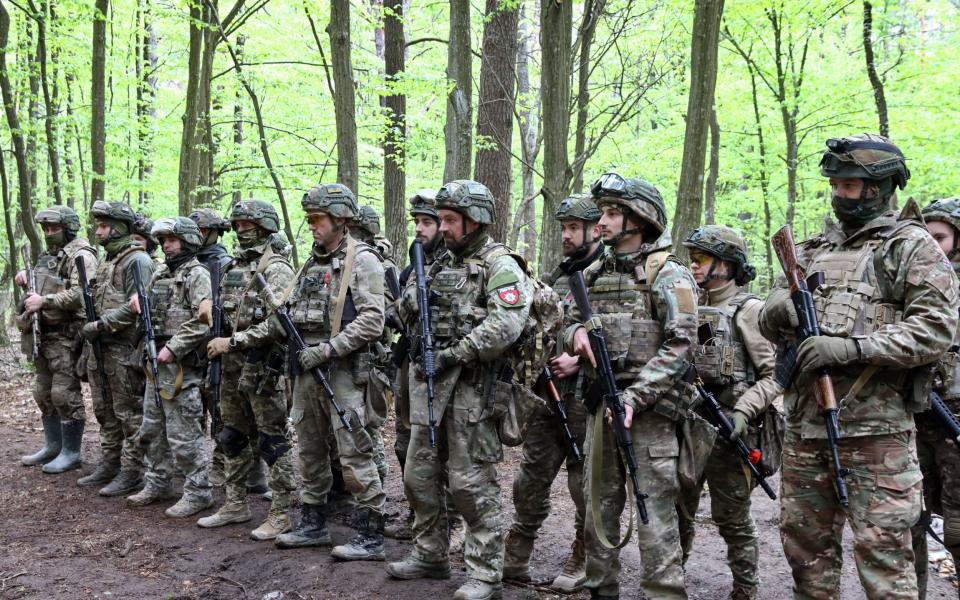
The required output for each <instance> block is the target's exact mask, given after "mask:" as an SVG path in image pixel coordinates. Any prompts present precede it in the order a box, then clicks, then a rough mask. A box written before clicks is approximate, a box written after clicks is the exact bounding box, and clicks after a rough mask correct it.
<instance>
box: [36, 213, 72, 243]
mask: <svg viewBox="0 0 960 600" xmlns="http://www.w3.org/2000/svg"><path fill="white" fill-rule="evenodd" d="M33 220H34V221H35V222H37V223H39V224H40V225H62V226H63V230H64V231H65V232H67V235H68V237H70V238H71V239H72V237H73V236H76V235H77V232H79V231H80V217H79V216H78V215H77V212H76V211H75V210H73V209H72V208H70V207H69V206H60V205H56V206H51V207H49V208H44V209H43V210H41V211H39V212H37V216H36V217H34V218H33Z"/></svg>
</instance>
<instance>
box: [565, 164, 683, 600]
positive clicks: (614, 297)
mask: <svg viewBox="0 0 960 600" xmlns="http://www.w3.org/2000/svg"><path fill="white" fill-rule="evenodd" d="M590 191H591V193H592V195H593V198H594V201H595V202H596V203H597V207H598V208H599V209H600V211H601V212H602V216H601V217H600V224H599V225H600V236H601V237H602V239H603V243H604V244H605V245H606V246H607V250H606V252H604V254H603V257H602V258H601V259H600V260H599V261H597V262H595V263H593V264H592V265H591V266H589V267H587V268H586V269H585V270H584V273H583V275H584V280H585V281H586V283H587V287H588V295H589V299H590V302H591V306H592V308H593V311H594V316H595V317H596V318H599V319H600V322H601V323H602V324H603V329H604V331H605V332H606V336H607V344H608V346H609V351H610V354H611V356H610V358H611V360H612V362H613V365H614V371H615V376H616V379H617V382H618V384H619V385H618V387H620V390H621V392H622V396H623V403H624V405H625V408H626V418H625V423H624V424H625V425H626V426H627V428H628V429H629V430H630V432H631V433H632V435H633V448H634V452H635V454H636V460H637V472H638V478H639V480H640V481H641V482H643V483H642V485H643V486H644V487H643V491H644V492H645V493H646V494H648V496H649V497H648V498H647V501H646V503H647V510H648V511H649V517H650V523H649V524H648V525H640V526H639V527H638V528H637V532H636V534H637V541H638V543H639V547H640V556H641V561H642V571H641V578H640V585H641V588H642V589H643V592H644V593H645V594H646V595H647V596H649V597H651V598H686V597H687V596H686V592H685V590H684V580H683V568H682V561H681V549H680V534H679V529H678V523H677V509H676V504H675V502H676V498H677V493H678V490H679V479H678V474H677V466H678V458H679V455H680V447H679V442H678V440H677V421H679V420H680V419H681V418H683V415H684V413H685V408H686V407H685V401H686V391H685V389H684V388H683V387H682V385H683V384H682V378H683V376H684V375H685V374H686V372H687V369H688V368H689V366H690V364H691V361H692V359H693V348H694V344H695V343H696V338H695V336H696V327H697V323H696V321H697V319H696V315H697V298H696V283H695V282H694V280H693V276H692V275H691V274H690V271H688V270H687V268H686V267H684V266H683V265H682V264H681V263H680V262H679V261H678V260H677V259H676V258H675V257H674V256H673V255H672V254H670V245H671V244H670V236H669V233H668V232H667V215H666V209H665V208H664V205H663V200H662V198H661V196H660V192H659V191H658V190H657V188H656V187H654V186H653V185H651V184H649V183H647V182H646V181H643V180H641V179H624V178H623V177H621V176H620V175H617V174H616V173H607V174H605V175H603V176H602V177H600V179H598V180H597V181H596V182H595V183H594V184H593V186H592V187H591V190H590ZM568 314H569V319H568V320H569V321H572V325H570V326H569V327H568V328H567V334H566V335H567V340H566V343H567V347H568V348H573V350H574V354H577V355H579V356H581V357H586V358H588V359H589V360H590V363H591V364H593V365H595V364H596V361H595V360H594V357H593V351H592V350H591V348H590V342H589V340H588V337H587V331H586V329H585V328H584V325H583V324H582V322H581V320H582V317H581V315H580V311H579V310H578V309H577V308H576V307H571V310H570V311H568ZM599 396H600V392H599V388H598V384H597V383H596V382H593V383H591V384H590V385H588V387H587V393H586V395H585V396H584V402H585V403H586V405H587V410H588V417H587V443H586V452H587V454H588V458H587V469H586V479H587V483H586V498H585V501H586V504H587V506H588V507H589V508H588V509H587V511H586V513H587V514H586V546H587V580H586V583H585V584H584V586H585V587H587V588H589V589H590V593H591V595H592V597H594V598H616V597H618V595H619V584H618V581H617V579H618V575H619V572H620V560H619V550H617V549H614V548H611V547H609V546H607V544H606V542H605V541H603V542H601V539H600V537H599V535H598V532H597V528H598V527H602V528H603V531H604V532H605V537H606V538H608V539H614V540H615V539H616V536H618V535H619V524H620V514H621V512H622V511H623V506H624V482H625V469H624V467H623V465H622V464H621V462H620V454H619V451H618V447H617V441H616V439H615V438H614V435H613V429H612V428H611V427H604V425H603V424H604V422H605V421H606V419H604V418H603V413H600V414H598V413H597V411H598V410H601V411H602V410H604V409H603V408H602V407H600V406H599V405H600V404H601V400H600V397H599ZM592 453H601V454H600V459H601V464H602V465H604V466H605V469H604V470H595V469H594V467H593V466H592V465H591V461H592V460H594V457H593V456H592ZM598 518H599V519H600V522H597V519H598Z"/></svg>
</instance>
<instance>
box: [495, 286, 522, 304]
mask: <svg viewBox="0 0 960 600" xmlns="http://www.w3.org/2000/svg"><path fill="white" fill-rule="evenodd" d="M497 295H498V296H500V300H501V301H502V302H503V303H504V304H506V305H508V306H513V305H514V304H516V303H517V302H520V290H518V289H517V286H515V285H511V286H510V287H505V288H500V289H499V290H497Z"/></svg>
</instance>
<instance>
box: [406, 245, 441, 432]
mask: <svg viewBox="0 0 960 600" xmlns="http://www.w3.org/2000/svg"><path fill="white" fill-rule="evenodd" d="M410 253H411V256H412V259H413V273H414V278H415V281H416V285H417V313H418V316H419V320H420V366H421V368H422V369H423V377H424V379H425V380H426V382H427V429H428V430H429V435H430V447H431V448H436V447H437V420H436V418H435V417H434V415H433V402H434V399H435V396H434V393H435V391H434V385H435V382H436V377H437V366H436V354H435V348H434V344H433V332H432V331H431V330H430V291H429V290H428V289H427V274H426V269H425V267H424V265H425V263H426V255H425V254H424V252H423V244H422V243H420V241H419V240H414V241H413V245H412V247H411V252H410Z"/></svg>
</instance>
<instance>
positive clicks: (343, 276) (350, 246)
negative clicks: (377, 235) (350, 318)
mask: <svg viewBox="0 0 960 600" xmlns="http://www.w3.org/2000/svg"><path fill="white" fill-rule="evenodd" d="M356 258H357V241H356V240H355V239H353V236H347V253H346V256H345V257H344V258H343V269H342V270H341V271H340V289H339V290H337V307H336V308H335V309H334V311H333V318H331V319H330V337H331V338H334V337H336V336H337V334H339V333H340V326H341V325H342V324H343V308H344V306H345V305H346V302H347V292H348V291H349V289H350V276H351V275H352V274H353V262H354V260H356Z"/></svg>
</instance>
